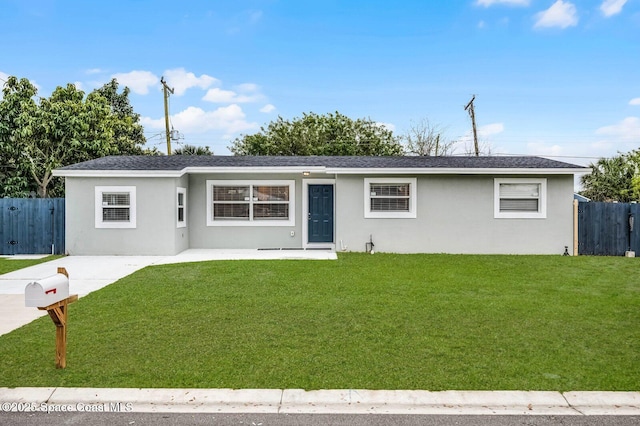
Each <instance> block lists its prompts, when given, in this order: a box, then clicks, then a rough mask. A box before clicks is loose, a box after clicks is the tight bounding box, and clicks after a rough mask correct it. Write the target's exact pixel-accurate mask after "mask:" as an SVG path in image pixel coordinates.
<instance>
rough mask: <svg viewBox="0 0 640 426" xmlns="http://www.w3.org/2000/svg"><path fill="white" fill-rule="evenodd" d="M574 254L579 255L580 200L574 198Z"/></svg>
mask: <svg viewBox="0 0 640 426" xmlns="http://www.w3.org/2000/svg"><path fill="white" fill-rule="evenodd" d="M573 255H574V256H577V255H578V200H573Z"/></svg>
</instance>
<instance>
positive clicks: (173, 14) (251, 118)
mask: <svg viewBox="0 0 640 426" xmlns="http://www.w3.org/2000/svg"><path fill="white" fill-rule="evenodd" d="M0 17H1V20H2V26H0V39H2V40H3V43H2V45H3V48H2V55H0V79H6V77H7V76H8V75H16V76H18V77H26V78H28V79H30V80H31V81H32V82H34V83H35V84H36V85H37V87H38V88H39V95H41V96H48V95H49V94H50V93H51V92H52V90H53V89H54V88H55V87H56V86H59V85H65V84H67V83H76V84H77V85H78V86H79V87H80V88H81V89H82V90H85V91H87V92H88V91H90V90H92V89H94V88H96V87H99V86H101V85H102V84H104V83H105V82H107V81H109V80H110V79H111V78H112V77H116V78H117V79H118V81H119V82H120V83H121V85H126V86H128V87H130V88H131V90H132V93H131V95H130V99H131V102H132V104H133V106H134V108H135V110H136V111H137V112H138V113H140V114H141V116H142V117H143V118H142V122H143V124H144V126H145V133H146V136H147V138H148V144H149V145H157V146H158V148H159V149H161V150H163V151H165V150H166V144H165V142H164V139H163V138H164V135H163V132H164V120H163V114H164V109H163V98H162V90H161V85H160V82H159V81H160V77H161V76H164V77H165V79H166V80H167V82H168V83H169V85H170V86H171V87H174V88H175V94H174V95H173V96H171V99H170V111H171V122H172V125H173V127H174V128H175V129H176V130H179V131H180V133H181V134H182V135H183V136H184V139H182V140H181V141H180V143H188V144H192V145H203V146H204V145H207V146H209V147H210V148H211V149H212V150H213V151H214V152H215V153H216V154H220V155H223V154H229V151H228V150H227V146H228V145H229V144H230V142H231V140H233V139H234V138H235V137H237V136H239V135H240V134H242V133H245V134H246V133H254V132H256V131H258V130H259V128H260V127H261V126H264V125H266V124H267V123H269V122H270V121H271V120H274V119H276V118H277V117H278V115H280V116H282V117H284V118H287V119H292V118H295V117H300V116H301V115H302V114H303V113H305V112H315V113H319V114H324V113H328V112H334V111H339V112H341V113H343V114H345V115H348V116H350V117H352V118H370V119H371V120H374V121H376V122H380V123H384V124H385V125H387V126H389V127H390V128H391V129H392V130H394V133H395V134H397V135H401V134H403V133H405V132H406V131H407V130H408V128H409V127H410V126H411V125H412V124H415V123H418V122H420V121H421V120H423V119H427V120H429V122H430V123H431V124H432V125H435V126H439V127H440V128H442V129H443V130H444V132H445V135H446V136H447V137H448V138H450V139H453V140H456V141H458V142H457V150H456V153H458V154H463V153H464V151H465V145H466V146H470V141H471V139H470V138H471V136H470V134H471V121H470V119H469V116H468V114H467V112H466V111H465V110H464V106H465V105H466V104H467V102H468V101H469V100H470V99H471V97H472V95H476V100H475V108H476V119H477V124H478V128H479V130H480V139H481V142H482V143H484V144H486V145H488V146H491V150H492V152H493V153H494V154H524V155H544V156H552V155H553V156H558V158H560V159H564V160H566V161H572V162H576V163H579V164H587V163H589V162H590V161H594V160H595V159H597V158H598V157H602V156H612V155H615V154H616V153H617V152H626V151H629V150H632V149H636V148H639V147H640V0H451V1H435V0H433V1H427V0H422V1H408V0H406V1H402V0H398V1H396V2H390V1H388V0H387V1H378V0H367V1H360V0H353V1H333V0H323V1H315V0H311V1H300V0H297V1H289V0H254V1H246V0H234V1H222V0H219V1H214V0H210V1H204V0H185V1H182V2H177V1H165V0H153V1H152V0H127V1H124V0H122V1H115V0H114V1H111V2H89V1H74V0H33V1H31V0H0ZM0 82H1V81H0ZM173 146H174V148H175V146H176V145H175V144H174V145H173Z"/></svg>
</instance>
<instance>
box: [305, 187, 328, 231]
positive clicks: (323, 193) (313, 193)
mask: <svg viewBox="0 0 640 426" xmlns="http://www.w3.org/2000/svg"><path fill="white" fill-rule="evenodd" d="M307 229H308V231H309V242H310V243H332V242H333V185H309V226H308V228H307Z"/></svg>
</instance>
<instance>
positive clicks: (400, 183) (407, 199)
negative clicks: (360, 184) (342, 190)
mask: <svg viewBox="0 0 640 426" xmlns="http://www.w3.org/2000/svg"><path fill="white" fill-rule="evenodd" d="M416 194H417V179H416V178H366V179H365V180H364V217H365V218H415V217H416Z"/></svg>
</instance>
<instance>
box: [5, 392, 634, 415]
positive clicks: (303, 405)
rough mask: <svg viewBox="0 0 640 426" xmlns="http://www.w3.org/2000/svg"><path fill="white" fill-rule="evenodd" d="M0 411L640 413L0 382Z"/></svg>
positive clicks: (587, 406) (542, 397) (566, 400)
mask: <svg viewBox="0 0 640 426" xmlns="http://www.w3.org/2000/svg"><path fill="white" fill-rule="evenodd" d="M0 411H14V412H15V411H39V412H55V411H88V412H116V411H120V412H141V413H150V412H156V413H169V412H171V413H271V414H277V413H283V414H284V413H288V414H293V413H312V414H461V415H462V414H464V415H482V414H491V415H523V414H524V415H640V392H566V393H560V392H546V391H542V392H533V391H441V392H430V391H422V390H412V391H404V390H395V391H393V390H314V391H305V390H303V389H284V390H282V389H130V388H120V389H118V388H116V389H108V388H0Z"/></svg>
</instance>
